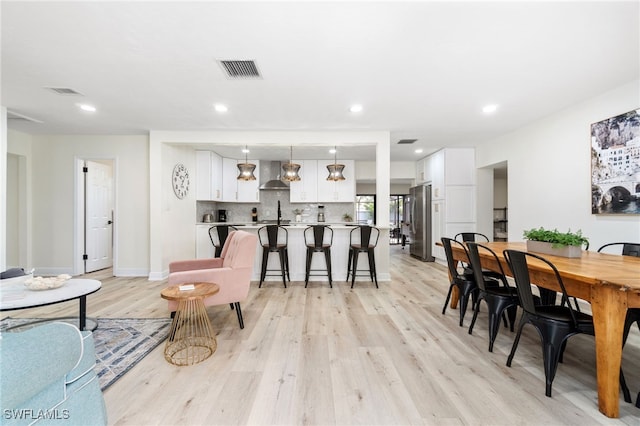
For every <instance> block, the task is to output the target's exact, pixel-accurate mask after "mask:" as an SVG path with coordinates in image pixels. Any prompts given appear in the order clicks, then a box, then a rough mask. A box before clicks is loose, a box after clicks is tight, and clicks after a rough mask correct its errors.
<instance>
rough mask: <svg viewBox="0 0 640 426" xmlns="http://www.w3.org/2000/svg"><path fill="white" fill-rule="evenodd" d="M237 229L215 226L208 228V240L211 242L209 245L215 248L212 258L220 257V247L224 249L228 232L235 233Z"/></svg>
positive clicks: (227, 226)
mask: <svg viewBox="0 0 640 426" xmlns="http://www.w3.org/2000/svg"><path fill="white" fill-rule="evenodd" d="M237 230H238V228H236V227H235V226H231V225H216V226H212V227H211V228H209V239H210V240H211V244H213V247H214V248H215V254H214V255H213V256H214V257H220V253H222V247H224V243H225V241H227V237H228V236H229V232H230V231H237Z"/></svg>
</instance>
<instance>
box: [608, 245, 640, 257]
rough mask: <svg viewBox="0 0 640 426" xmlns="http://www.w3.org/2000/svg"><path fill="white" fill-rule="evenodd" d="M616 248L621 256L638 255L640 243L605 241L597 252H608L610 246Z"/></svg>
mask: <svg viewBox="0 0 640 426" xmlns="http://www.w3.org/2000/svg"><path fill="white" fill-rule="evenodd" d="M612 247H613V248H616V249H618V250H619V251H620V254H621V255H623V256H634V257H640V243H607V244H604V245H602V246H600V248H599V249H598V253H608V252H610V251H611V248H612Z"/></svg>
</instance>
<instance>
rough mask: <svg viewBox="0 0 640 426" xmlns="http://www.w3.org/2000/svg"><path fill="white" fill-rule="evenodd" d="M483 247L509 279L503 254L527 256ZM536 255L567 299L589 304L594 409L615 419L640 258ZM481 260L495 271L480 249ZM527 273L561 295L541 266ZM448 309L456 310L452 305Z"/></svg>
mask: <svg viewBox="0 0 640 426" xmlns="http://www.w3.org/2000/svg"><path fill="white" fill-rule="evenodd" d="M482 244H483V245H486V246H487V247H489V248H490V249H492V250H493V251H495V252H496V254H497V255H498V262H500V264H501V265H502V268H503V269H504V271H505V273H506V274H507V275H510V276H512V273H511V269H509V266H508V265H507V262H506V260H505V258H504V255H503V253H502V252H503V251H504V250H521V251H527V249H526V244H525V243H523V242H491V243H482ZM452 249H453V256H454V258H455V260H457V261H462V262H465V263H466V262H468V259H467V256H466V253H464V251H463V249H462V248H460V247H457V246H456V245H453V246H452ZM538 254H539V253H538ZM541 255H542V256H543V257H544V258H546V259H548V260H549V261H551V263H553V264H554V265H555V266H556V268H557V269H558V271H559V272H560V276H561V277H562V281H563V283H564V285H565V287H566V290H567V293H568V294H569V295H570V296H575V297H578V298H580V299H583V300H586V301H588V302H589V303H591V312H592V316H593V322H594V327H595V349H596V374H597V382H598V407H599V409H600V411H601V412H602V413H603V414H604V415H606V416H607V417H613V418H617V417H618V416H619V409H620V404H619V392H620V381H619V375H620V363H621V360H622V331H623V327H624V321H625V316H626V312H627V308H640V258H637V257H633V256H622V255H612V254H604V253H597V252H593V251H583V252H582V256H581V257H579V258H567V257H559V256H551V255H546V254H541ZM480 259H481V262H482V266H483V268H486V269H490V270H495V271H499V267H498V265H497V262H496V260H495V258H493V257H492V256H490V255H489V254H488V253H487V252H486V251H484V250H480ZM529 273H530V276H531V282H532V283H534V284H536V285H537V286H539V287H542V288H545V289H549V290H555V291H560V288H559V286H558V285H557V282H556V278H555V276H554V275H553V273H552V272H551V270H550V269H549V268H548V267H544V266H543V264H542V262H540V263H537V261H532V262H530V263H529ZM453 299H455V297H453ZM456 302H457V301H456ZM452 307H455V303H454V301H453V300H452Z"/></svg>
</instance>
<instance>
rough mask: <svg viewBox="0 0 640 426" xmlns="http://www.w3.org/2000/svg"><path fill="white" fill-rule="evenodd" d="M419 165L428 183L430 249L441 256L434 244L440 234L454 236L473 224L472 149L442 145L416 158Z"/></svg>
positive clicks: (471, 228) (442, 257)
mask: <svg viewBox="0 0 640 426" xmlns="http://www.w3.org/2000/svg"><path fill="white" fill-rule="evenodd" d="M419 167H422V168H423V171H424V176H425V181H424V182H423V183H426V184H430V185H431V199H432V209H433V210H432V222H431V229H432V235H433V246H432V253H433V254H434V256H436V257H437V258H439V259H444V251H443V250H442V249H441V248H439V247H437V246H436V245H435V243H436V242H437V241H440V238H441V237H449V238H453V237H454V236H455V234H457V233H458V232H471V231H475V228H476V198H475V197H476V179H475V175H476V168H475V150H474V149H473V148H445V149H442V150H440V151H438V152H435V153H433V154H431V155H430V156H428V157H425V158H424V159H423V161H422V163H420V162H417V163H416V168H419ZM416 182H417V180H416ZM418 184H419V183H418Z"/></svg>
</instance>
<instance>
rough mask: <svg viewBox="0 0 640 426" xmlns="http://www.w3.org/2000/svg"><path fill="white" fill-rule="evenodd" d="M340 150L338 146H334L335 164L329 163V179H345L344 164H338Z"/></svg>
mask: <svg viewBox="0 0 640 426" xmlns="http://www.w3.org/2000/svg"><path fill="white" fill-rule="evenodd" d="M337 153H338V150H337V149H336V147H335V146H334V147H333V164H329V165H328V166H327V170H329V176H327V180H332V181H336V182H337V181H339V180H344V175H343V174H342V171H343V170H344V164H338V161H337V157H338V154H337Z"/></svg>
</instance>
